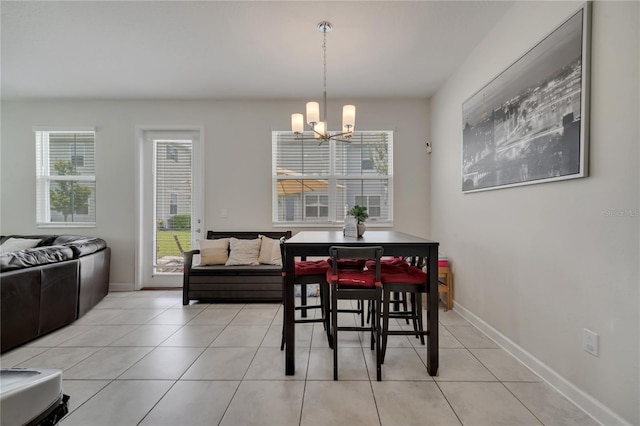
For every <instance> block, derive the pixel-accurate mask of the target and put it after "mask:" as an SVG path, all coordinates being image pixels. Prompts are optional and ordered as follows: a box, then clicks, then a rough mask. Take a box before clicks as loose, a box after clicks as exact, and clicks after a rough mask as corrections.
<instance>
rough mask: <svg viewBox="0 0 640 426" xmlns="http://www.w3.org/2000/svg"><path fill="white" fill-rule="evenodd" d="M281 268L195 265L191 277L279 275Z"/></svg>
mask: <svg viewBox="0 0 640 426" xmlns="http://www.w3.org/2000/svg"><path fill="white" fill-rule="evenodd" d="M281 272H282V267H281V266H276V265H237V266H226V265H197V266H194V267H192V268H191V275H212V276H213V275H280V274H281Z"/></svg>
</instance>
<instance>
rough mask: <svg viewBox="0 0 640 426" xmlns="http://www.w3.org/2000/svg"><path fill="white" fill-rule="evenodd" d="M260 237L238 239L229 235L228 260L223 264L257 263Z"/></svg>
mask: <svg viewBox="0 0 640 426" xmlns="http://www.w3.org/2000/svg"><path fill="white" fill-rule="evenodd" d="M260 243H261V240H260V238H256V239H255V240H239V239H237V238H233V237H231V238H230V239H229V247H230V248H231V252H230V253H229V260H227V263H225V265H227V266H233V265H259V264H260V262H258V256H259V255H260Z"/></svg>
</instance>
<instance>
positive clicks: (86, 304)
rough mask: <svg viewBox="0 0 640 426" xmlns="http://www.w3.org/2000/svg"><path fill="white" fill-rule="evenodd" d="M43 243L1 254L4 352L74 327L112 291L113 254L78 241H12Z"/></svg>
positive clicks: (90, 241) (97, 243)
mask: <svg viewBox="0 0 640 426" xmlns="http://www.w3.org/2000/svg"><path fill="white" fill-rule="evenodd" d="M9 238H29V239H40V240H41V241H40V243H38V245H37V246H36V247H34V248H31V249H27V250H20V251H14V252H9V253H2V254H0V292H1V294H0V303H1V307H0V316H1V318H0V327H1V330H0V332H1V333H2V334H1V338H0V340H1V350H0V351H1V352H6V351H8V350H10V349H13V348H15V347H17V346H19V345H22V344H24V343H26V342H28V341H30V340H33V339H35V338H37V337H40V336H42V335H44V334H46V333H49V332H51V331H53V330H56V329H58V328H60V327H63V326H65V325H68V324H70V323H72V322H73V321H75V320H76V319H78V318H80V317H82V316H83V315H84V314H86V313H87V312H88V311H89V310H90V309H91V308H92V307H94V306H95V305H96V304H97V303H98V302H99V301H100V300H102V298H103V297H104V296H106V295H107V293H108V291H109V267H110V263H111V249H110V248H109V247H107V244H106V242H105V241H104V240H102V239H100V238H93V237H85V236H78V235H29V236H21V235H8V236H2V237H0V244H2V243H3V242H5V241H6V240H8V239H9Z"/></svg>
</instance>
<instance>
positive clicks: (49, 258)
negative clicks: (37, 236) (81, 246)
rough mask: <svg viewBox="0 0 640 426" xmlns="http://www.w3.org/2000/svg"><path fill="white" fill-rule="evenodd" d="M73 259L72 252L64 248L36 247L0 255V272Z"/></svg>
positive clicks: (68, 248)
mask: <svg viewBox="0 0 640 426" xmlns="http://www.w3.org/2000/svg"><path fill="white" fill-rule="evenodd" d="M73 258H74V254H73V250H72V249H71V248H70V247H65V246H51V247H36V248H32V249H28V250H22V251H14V252H11V253H2V254H0V271H2V272H5V271H13V270H15V269H22V268H30V267H32V266H39V265H47V264H49V263H56V262H64V261H65V260H72V259H73Z"/></svg>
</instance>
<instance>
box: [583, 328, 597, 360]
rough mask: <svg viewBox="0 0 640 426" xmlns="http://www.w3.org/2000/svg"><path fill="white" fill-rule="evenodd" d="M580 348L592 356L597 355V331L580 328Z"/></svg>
mask: <svg viewBox="0 0 640 426" xmlns="http://www.w3.org/2000/svg"><path fill="white" fill-rule="evenodd" d="M582 348H583V349H584V350H585V351H587V352H589V353H590V354H591V355H593V356H598V353H599V352H598V333H594V332H593V331H591V330H589V329H588V328H585V329H583V330H582Z"/></svg>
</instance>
